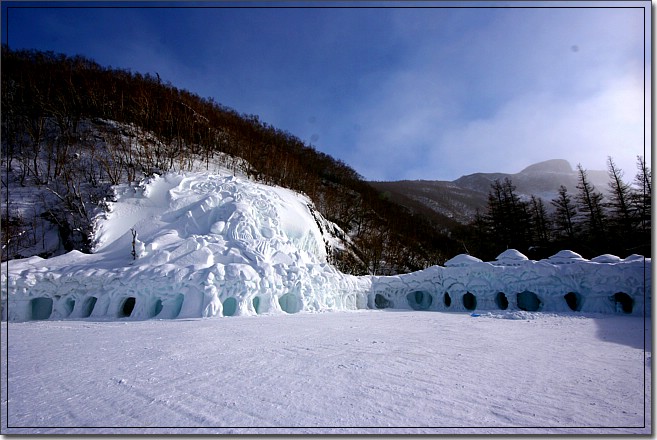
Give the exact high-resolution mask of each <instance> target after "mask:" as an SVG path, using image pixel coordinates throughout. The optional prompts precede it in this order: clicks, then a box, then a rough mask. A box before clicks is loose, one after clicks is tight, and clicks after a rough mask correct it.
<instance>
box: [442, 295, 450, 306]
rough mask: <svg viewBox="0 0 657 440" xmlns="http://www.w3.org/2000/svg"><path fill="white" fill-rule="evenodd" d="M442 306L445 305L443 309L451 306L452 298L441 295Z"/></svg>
mask: <svg viewBox="0 0 657 440" xmlns="http://www.w3.org/2000/svg"><path fill="white" fill-rule="evenodd" d="M443 304H445V307H449V306H451V305H452V297H451V296H449V293H447V292H445V294H444V295H443Z"/></svg>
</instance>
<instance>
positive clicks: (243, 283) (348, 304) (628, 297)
mask: <svg viewBox="0 0 657 440" xmlns="http://www.w3.org/2000/svg"><path fill="white" fill-rule="evenodd" d="M115 192H116V202H115V203H113V204H112V207H111V210H110V212H109V213H106V214H102V215H100V216H99V217H98V218H97V221H96V236H95V242H96V246H95V249H94V253H93V254H90V255H86V254H82V253H80V252H77V251H73V252H70V253H68V254H66V255H62V256H59V257H55V258H50V259H42V258H39V257H32V258H28V259H24V260H13V261H10V262H9V263H8V271H3V272H2V284H3V286H6V289H3V291H2V302H1V305H2V318H3V319H9V320H11V321H29V320H41V319H102V320H113V319H175V318H198V317H220V316H238V315H255V314H263V313H296V312H299V311H308V312H319V311H337V310H356V309H366V308H370V309H382V308H402V309H416V310H434V311H455V312H469V311H474V310H478V311H482V310H527V311H552V312H601V313H627V314H633V315H642V314H643V313H644V312H646V313H650V288H651V287H650V286H651V277H650V272H651V260H650V259H645V258H643V257H641V256H631V257H628V258H626V259H624V260H621V259H620V258H618V257H615V256H612V255H603V256H600V257H597V258H594V259H593V260H590V261H589V260H586V259H583V258H582V257H581V256H579V255H577V254H575V253H573V252H570V251H561V252H559V253H557V254H556V255H554V256H553V257H550V258H548V259H546V260H541V261H532V260H529V259H527V257H525V256H524V255H522V254H520V253H519V252H517V251H515V250H512V249H511V250H507V251H505V252H504V253H502V254H501V255H500V256H499V257H498V258H497V259H496V261H493V262H483V261H481V260H479V259H477V258H475V257H472V256H469V255H458V256H456V257H454V258H453V259H451V260H449V261H448V262H446V263H445V266H444V267H443V266H434V267H431V268H428V269H425V270H423V271H419V272H415V273H411V274H405V275H398V276H385V277H383V276H365V277H355V276H351V275H345V274H342V273H340V272H339V271H337V270H336V269H335V268H334V267H333V266H332V265H330V264H329V263H328V261H327V255H328V253H329V252H330V250H331V248H334V247H340V246H341V243H340V241H339V240H336V239H335V235H334V233H333V232H331V231H336V230H337V226H335V225H333V224H331V223H330V222H328V221H326V220H325V219H324V218H323V217H322V216H321V215H320V214H319V212H317V211H316V210H315V209H314V207H313V204H312V202H311V201H310V200H309V199H308V198H307V197H305V196H303V195H300V194H297V193H295V192H293V191H290V190H287V189H283V188H279V187H271V186H267V185H262V184H259V183H254V182H252V181H250V180H248V179H246V178H243V177H239V176H233V175H232V173H231V172H228V171H226V172H223V173H214V174H211V173H186V174H167V175H165V176H161V177H160V176H156V177H155V178H152V179H149V180H147V181H144V182H142V184H140V185H139V186H136V187H133V186H130V185H122V186H117V187H116V188H115ZM133 254H134V256H133Z"/></svg>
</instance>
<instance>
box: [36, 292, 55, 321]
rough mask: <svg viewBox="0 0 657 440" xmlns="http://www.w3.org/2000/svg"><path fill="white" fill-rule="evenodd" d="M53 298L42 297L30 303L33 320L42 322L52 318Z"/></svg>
mask: <svg viewBox="0 0 657 440" xmlns="http://www.w3.org/2000/svg"><path fill="white" fill-rule="evenodd" d="M52 304H53V303H52V298H47V297H40V298H34V299H32V301H30V306H31V311H32V319H34V320H42V319H48V318H50V315H51V314H52Z"/></svg>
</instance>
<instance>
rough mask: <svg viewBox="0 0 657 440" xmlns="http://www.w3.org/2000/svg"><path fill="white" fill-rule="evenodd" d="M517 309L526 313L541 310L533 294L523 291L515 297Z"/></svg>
mask: <svg viewBox="0 0 657 440" xmlns="http://www.w3.org/2000/svg"><path fill="white" fill-rule="evenodd" d="M517 298H518V308H519V309H520V310H524V311H526V312H536V311H538V309H540V308H541V304H542V303H541V300H540V299H539V298H538V296H537V295H536V294H535V293H534V292H530V291H529V290H525V291H524V292H520V293H518V295H517Z"/></svg>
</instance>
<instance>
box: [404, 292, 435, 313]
mask: <svg viewBox="0 0 657 440" xmlns="http://www.w3.org/2000/svg"><path fill="white" fill-rule="evenodd" d="M406 301H408V305H409V306H411V308H412V309H413V310H427V309H429V307H431V303H432V302H433V296H431V294H430V293H428V292H423V291H420V290H418V291H416V292H411V293H409V294H408V295H406Z"/></svg>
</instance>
